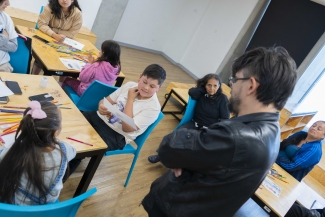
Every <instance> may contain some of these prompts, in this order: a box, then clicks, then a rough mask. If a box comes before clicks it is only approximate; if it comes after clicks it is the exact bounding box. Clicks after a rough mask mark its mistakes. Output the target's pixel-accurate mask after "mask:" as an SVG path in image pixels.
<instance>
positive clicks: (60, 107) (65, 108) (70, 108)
mask: <svg viewBox="0 0 325 217" xmlns="http://www.w3.org/2000/svg"><path fill="white" fill-rule="evenodd" d="M58 107H59V108H61V109H71V108H69V107H62V106H58Z"/></svg>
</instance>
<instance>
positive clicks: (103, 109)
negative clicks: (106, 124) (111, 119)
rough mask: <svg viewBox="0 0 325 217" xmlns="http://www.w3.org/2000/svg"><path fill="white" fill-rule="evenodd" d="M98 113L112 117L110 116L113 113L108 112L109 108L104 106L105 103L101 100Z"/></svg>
mask: <svg viewBox="0 0 325 217" xmlns="http://www.w3.org/2000/svg"><path fill="white" fill-rule="evenodd" d="M98 112H99V114H101V115H110V114H111V112H109V111H108V110H107V108H106V107H105V106H104V102H103V100H101V101H100V102H99V105H98Z"/></svg>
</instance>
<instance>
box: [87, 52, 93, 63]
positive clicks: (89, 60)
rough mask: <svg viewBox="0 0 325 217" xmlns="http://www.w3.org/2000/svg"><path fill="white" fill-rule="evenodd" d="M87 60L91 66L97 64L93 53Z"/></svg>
mask: <svg viewBox="0 0 325 217" xmlns="http://www.w3.org/2000/svg"><path fill="white" fill-rule="evenodd" d="M87 59H88V62H89V63H90V64H93V63H94V62H95V59H94V57H93V55H91V53H89V54H88V56H87Z"/></svg>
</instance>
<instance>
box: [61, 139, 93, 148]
mask: <svg viewBox="0 0 325 217" xmlns="http://www.w3.org/2000/svg"><path fill="white" fill-rule="evenodd" d="M67 139H70V140H72V141H75V142H80V143H82V144H85V145H90V146H93V145H92V144H89V143H87V142H83V141H80V140H77V139H74V138H71V137H67Z"/></svg>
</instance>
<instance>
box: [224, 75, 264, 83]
mask: <svg viewBox="0 0 325 217" xmlns="http://www.w3.org/2000/svg"><path fill="white" fill-rule="evenodd" d="M250 78H251V77H248V78H236V77H232V76H230V77H229V79H228V80H229V81H230V82H231V83H233V84H234V83H236V81H240V80H242V81H244V80H248V79H250ZM254 79H255V80H256V81H257V82H258V83H259V81H258V80H257V79H256V78H254Z"/></svg>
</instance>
